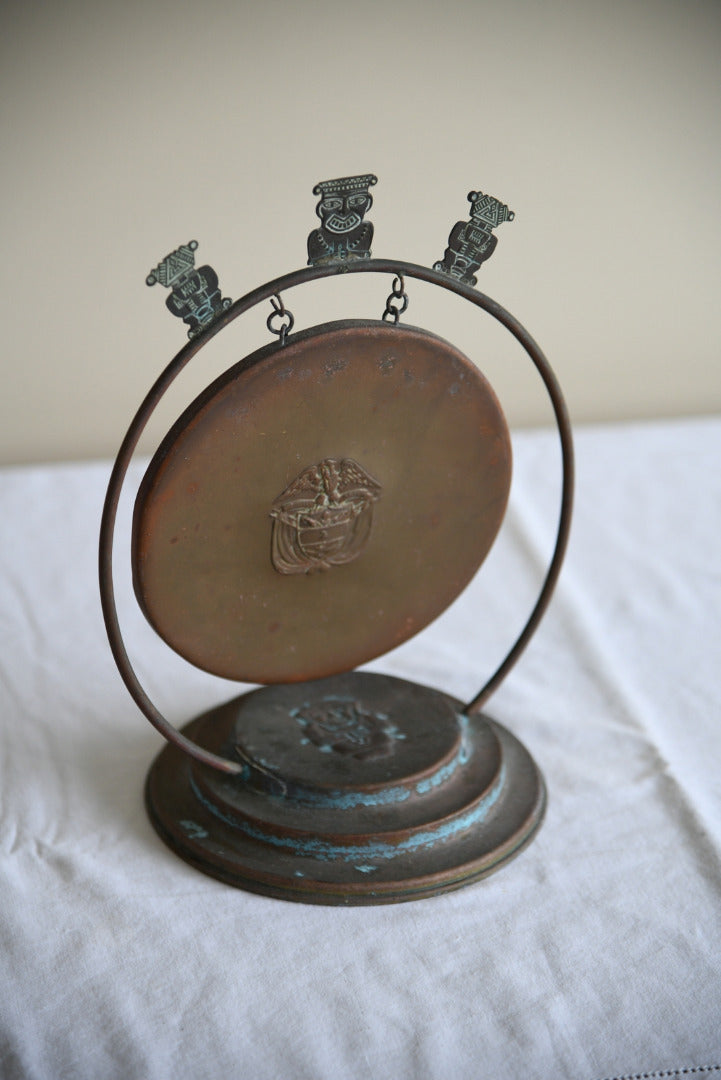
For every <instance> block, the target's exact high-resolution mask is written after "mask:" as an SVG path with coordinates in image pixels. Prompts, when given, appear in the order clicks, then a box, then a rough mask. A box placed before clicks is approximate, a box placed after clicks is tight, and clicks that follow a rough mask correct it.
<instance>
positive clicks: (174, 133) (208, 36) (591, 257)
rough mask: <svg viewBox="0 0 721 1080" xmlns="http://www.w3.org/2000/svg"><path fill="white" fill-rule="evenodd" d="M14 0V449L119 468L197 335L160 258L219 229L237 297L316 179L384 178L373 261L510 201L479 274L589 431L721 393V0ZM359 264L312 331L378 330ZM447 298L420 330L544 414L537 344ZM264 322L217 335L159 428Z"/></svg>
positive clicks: (418, 300)
mask: <svg viewBox="0 0 721 1080" xmlns="http://www.w3.org/2000/svg"><path fill="white" fill-rule="evenodd" d="M2 11H3V14H2V16H1V17H0V43H1V44H0V80H1V85H0V109H1V115H2V127H1V132H2V147H3V189H4V190H3V198H2V217H3V220H2V225H1V228H0V237H1V238H2V247H3V259H2V275H3V279H2V284H1V286H0V297H1V302H2V332H3V342H4V344H3V350H2V359H1V360H0V363H1V364H2V386H3V391H2V407H1V410H0V462H2V463H15V462H31V461H42V460H58V459H82V458H89V457H99V456H102V457H107V456H111V455H113V454H114V453H115V451H116V449H117V446H118V444H119V442H120V439H121V438H122V435H123V433H124V431H125V429H126V427H127V425H128V423H129V421H130V419H131V417H132V415H133V413H134V411H135V409H136V407H137V406H138V404H139V403H140V401H141V399H142V397H143V396H144V394H145V392H146V391H147V389H148V387H149V386H150V384H151V382H152V380H153V379H154V378H155V376H156V375H157V374H158V372H159V371H160V370H161V369H162V368H163V367H164V366H165V364H166V363H167V362H168V361H169V360H170V359H171V357H172V356H173V354H174V353H175V352H176V351H177V350H178V349H179V348H180V347H181V346H182V345H183V343H184V341H185V328H184V327H183V325H182V323H181V322H180V321H179V320H176V319H173V318H171V316H170V315H169V314H168V313H167V312H166V311H165V308H164V304H163V301H164V299H165V290H164V289H162V287H160V286H156V287H155V288H154V289H152V290H151V289H148V288H146V286H145V283H144V282H145V276H146V274H147V273H148V272H149V271H150V269H152V268H153V267H154V266H155V265H156V263H157V262H158V261H159V260H160V259H161V258H162V257H163V256H164V255H166V254H167V253H168V252H169V251H170V250H172V249H173V248H175V247H176V246H177V245H179V244H181V243H187V242H188V241H189V240H191V239H196V240H198V242H199V244H200V247H199V250H198V257H199V262H200V263H203V262H206V261H207V262H209V263H210V264H211V265H213V266H214V267H215V268H216V270H217V272H218V274H219V276H220V281H221V286H222V288H223V292H224V293H225V294H226V295H229V296H231V297H232V298H233V299H236V298H238V297H239V296H241V295H243V294H244V293H246V292H248V291H249V290H250V289H251V288H253V287H254V286H255V285H257V284H259V283H261V282H262V281H265V280H267V279H268V278H271V277H275V276H276V275H278V274H281V273H285V272H287V271H289V270H292V269H295V268H297V267H299V266H301V265H303V264H304V262H305V258H306V253H305V242H306V237H307V234H308V232H309V231H310V230H311V229H312V228H313V227H314V224H315V221H316V219H315V215H314V208H315V202H316V199H315V197H314V196H313V195H312V188H313V185H314V184H315V183H316V182H317V181H319V180H321V179H325V178H329V177H335V176H342V175H347V174H349V173H354V172H366V171H369V172H374V173H376V174H377V175H378V177H379V183H378V185H377V187H376V188H375V189H374V195H375V205H374V207H373V209H372V211H371V213H370V214H369V218H370V220H371V221H372V222H373V223H374V225H375V240H374V245H373V250H374V254H376V255H378V256H382V257H388V258H402V259H406V260H409V261H413V262H419V263H422V264H424V265H429V264H431V263H433V262H434V261H435V260H436V259H438V258H440V257H441V256H442V254H443V250H444V247H445V243H446V239H447V236H448V232H449V230H450V228H451V226H452V225H453V223H454V222H455V221H456V220H459V219H462V218H466V217H467V210H468V203H467V201H466V195H467V192H468V191H469V190H471V189H472V188H475V189H480V190H483V191H486V192H490V193H491V194H494V195H496V196H497V197H499V198H500V199H502V200H503V201H504V202H507V203H508V205H509V206H510V207H511V208H512V209H513V210H514V211H515V213H516V220H515V221H514V222H513V223H511V224H506V225H503V226H501V227H500V229H499V230H498V235H499V245H498V248H497V251H496V253H495V255H494V257H493V259H492V261H490V262H489V263H487V264H486V265H485V266H484V267H483V269H482V270H481V277H480V279H479V288H481V289H482V290H483V291H484V292H487V293H489V294H490V295H491V296H493V297H494V298H495V299H497V300H498V301H499V302H500V303H501V304H503V305H504V306H505V307H507V308H508V309H509V310H510V311H512V312H513V313H514V314H515V315H516V316H517V317H518V318H519V319H520V320H521V322H522V323H524V324H525V325H526V326H527V327H528V329H529V330H530V331H531V333H532V334H533V335H534V336H535V337H536V339H537V340H538V341H539V343H540V344H541V346H542V347H543V349H544V350H545V352H546V353H547V355H548V357H549V359H550V360H551V362H552V364H553V366H554V368H555V370H556V371H557V374H558V375H559V378H560V380H561V383H562V385H563V387H564V390H565V392H566V394H567V397H568V401H569V405H570V408H571V413H572V416H573V418H574V420H575V421H576V422H579V421H608V420H611V421H614V420H622V419H625V418H636V417H646V416H668V415H684V414H693V413H710V412H714V411H718V410H719V408H721V375H720V374H719V363H718V361H719V330H718V323H719V320H718V315H719V304H718V287H719V281H720V280H721V277H720V274H719V270H720V269H721V265H720V264H721V257H720V255H719V248H720V243H719V241H720V239H721V229H720V228H719V226H720V224H721V211H720V207H719V172H720V170H719V164H720V162H721V149H720V146H721V143H720V140H719V105H720V103H721V93H720V91H721V63H719V56H720V55H721V51H720V49H719V45H720V40H719V39H720V38H721V5H719V3H718V2H717V0H706V2H704V0H684V2H680V0H679V2H669V0H656V2H653V0H610V2H609V0H604V2H598V3H596V2H591V0H573V2H562V0H544V2H542V3H541V2H531V0H527V2H521V0H506V2H504V3H503V4H500V3H484V2H476V3H473V2H463V0H444V2H442V3H436V2H430V0H421V2H416V3H413V2H412V0H387V2H384V3H380V2H377V0H366V2H365V3H362V4H358V3H356V4H351V3H348V2H345V0H340V2H338V3H330V2H327V0H315V2H312V0H311V2H306V3H303V4H291V3H290V2H287V0H283V2H274V0H269V2H267V3H265V4H263V5H260V4H255V3H254V4H248V3H242V2H241V3H231V2H229V0H204V2H203V3H187V2H184V0H175V2H172V3H171V2H170V0H156V2H153V0H150V2H147V0H144V2H142V3H141V2H138V0H130V2H126V3H124V4H116V3H104V2H97V0H95V2H92V3H91V2H84V0H67V2H65V3H62V4H58V3H49V2H42V0H23V2H22V3H19V2H17V0H6V3H5V4H4V5H3V8H2ZM348 280H350V279H346V281H345V282H344V283H343V284H341V283H325V286H326V287H321V288H319V289H318V290H317V292H316V293H315V294H311V293H304V294H303V297H302V298H300V297H299V298H298V300H297V308H294V310H295V311H296V317H297V319H298V323H299V325H309V324H312V323H313V322H315V321H319V320H322V319H324V318H326V317H328V316H329V315H330V317H336V310H337V315H338V317H340V316H345V315H348V316H351V315H365V316H367V317H379V315H380V313H381V312H382V310H383V305H384V301H385V295H386V293H387V291H388V289H387V287H386V285H387V282H386V281H384V280H380V281H379V279H378V278H377V277H376V278H375V279H374V282H373V283H371V282H368V283H366V282H365V281H364V282H363V283H362V287H361V288H360V294H353V295H352V296H351V293H350V291H349V290H348V289H346V288H345V286H346V284H347V281H348ZM355 280H356V284H357V283H358V279H355ZM371 284H373V286H374V287H373V288H372V287H371ZM293 302H294V304H296V299H295V296H294V297H293ZM438 304H439V302H438V301H437V298H436V297H434V296H432V295H427V290H424V289H422V288H421V289H418V290H415V291H414V293H413V294H412V296H411V308H410V309H409V313H408V320H409V321H410V322H414V323H416V324H419V325H424V326H426V327H428V328H430V329H435V330H437V332H440V333H443V334H444V336H447V337H452V338H453V339H454V340H455V341H456V342H457V343H458V344H459V346H460V347H463V348H465V349H466V351H467V352H468V353H469V355H471V356H472V357H473V359H474V360H475V361H476V362H477V363H479V364H480V366H481V367H482V368H483V369H484V370H486V371H487V372H488V374H489V375H490V376H491V378H492V380H494V385H497V389H499V392H500V394H501V400H502V401H503V403H504V406H505V407H506V412H507V414H508V417H509V421H510V422H511V424H512V425H533V424H543V423H545V422H546V421H547V420H548V419H549V413H548V409H547V406H546V405H545V403H544V400H543V395H542V394H540V393H539V392H538V387H537V385H536V380H534V377H532V376H533V373H532V372H531V375H530V376H528V377H527V375H526V366H527V365H526V366H524V363H523V357H522V356H518V354H517V348H516V347H515V346H513V345H512V343H511V344H509V343H508V342H507V341H506V340H505V337H506V336H505V335H504V334H503V333H501V332H498V330H497V328H495V327H494V326H487V325H486V323H487V322H488V320H486V322H484V323H483V325H482V326H481V325H480V324H477V323H476V324H474V325H473V326H471V324H470V322H469V318H468V313H466V312H465V310H464V311H462V312H459V311H456V310H455V309H454V310H451V309H450V308H449V310H448V311H446V310H445V309H443V310H441V308H442V307H443V305H442V304H441V305H440V307H439V306H438ZM266 314H267V312H265V311H264V312H263V313H262V315H261V314H256V318H255V322H254V323H252V325H251V326H250V329H249V330H242V331H238V333H237V334H235V336H234V334H231V333H229V334H228V337H227V342H225V343H224V344H223V345H222V346H220V345H218V347H217V348H214V349H211V348H209V349H208V350H203V353H201V354H200V355H201V356H202V357H203V360H202V362H201V361H200V360H198V361H197V363H196V366H195V369H194V372H193V373H192V374H191V375H189V378H188V381H186V384H185V385H184V386H183V387H181V388H180V389H179V391H178V393H179V394H180V397H179V399H178V402H174V401H171V402H170V403H169V404H168V406H167V416H165V417H162V416H161V417H160V418H159V419H158V430H159V431H162V430H163V425H164V424H166V421H167V418H168V416H172V415H174V413H176V412H177V411H178V408H179V406H180V403H183V404H184V403H185V402H186V401H187V399H188V395H191V396H192V394H193V393H194V392H196V390H197V389H199V388H200V387H201V386H202V385H204V384H205V382H207V379H208V377H209V376H210V375H212V374H213V373H215V371H217V370H218V369H220V368H222V367H223V366H225V365H226V364H227V363H229V362H233V361H234V360H236V359H239V358H240V356H242V355H243V354H244V352H245V351H246V350H247V348H248V347H250V346H252V345H254V344H255V343H257V344H260V343H262V342H264V341H265V340H266V339H267V332H266V331H265V329H264V322H265V316H266ZM243 334H245V335H246V337H243V336H242V335H243ZM225 336H226V335H221V337H222V338H224V337H225ZM206 352H207V356H206ZM166 426H167V425H166Z"/></svg>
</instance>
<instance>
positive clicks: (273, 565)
mask: <svg viewBox="0 0 721 1080" xmlns="http://www.w3.org/2000/svg"><path fill="white" fill-rule="evenodd" d="M510 476H511V449H510V436H509V433H508V428H507V425H506V422H505V419H504V417H503V414H502V412H501V409H500V406H499V404H498V401H497V399H496V397H495V394H494V393H493V391H492V389H491V387H490V385H489V384H488V382H487V381H486V379H485V378H484V377H483V375H482V374H481V372H480V371H479V370H478V368H477V367H476V366H475V365H473V364H472V363H471V362H470V361H469V360H468V359H467V357H465V356H463V354H462V353H460V352H459V351H458V350H457V349H455V348H454V347H453V346H451V345H450V344H449V343H448V342H446V341H443V340H442V339H441V338H438V337H436V336H435V335H432V334H429V333H428V332H426V331H422V330H418V329H416V328H411V327H405V326H404V327H402V328H401V327H394V326H388V325H387V324H386V323H383V322H362V321H358V320H349V321H345V322H341V323H330V324H327V325H325V326H321V327H316V328H313V329H311V330H307V331H303V332H301V333H299V334H295V335H292V336H291V337H289V338H288V339H287V341H286V344H285V346H284V347H282V348H281V347H279V346H278V345H268V346H266V347H265V348H263V349H261V350H259V351H258V352H257V353H255V354H254V355H253V356H251V357H247V358H245V359H244V360H242V361H241V362H240V363H239V364H237V365H235V366H234V367H233V368H230V369H229V370H228V371H227V372H225V373H224V374H223V375H222V376H221V377H220V378H219V379H217V380H216V381H215V382H214V383H213V384H212V385H211V386H209V387H208V388H207V389H206V390H204V391H203V393H202V394H201V395H200V396H199V397H198V398H197V399H196V401H195V402H193V403H192V405H191V406H189V408H188V409H187V410H186V411H185V413H184V414H183V415H182V416H181V417H180V419H179V420H178V421H177V422H176V424H175V425H174V426H173V428H172V429H171V431H170V432H169V434H168V436H167V437H166V438H165V439H164V441H163V443H162V444H161V446H160V447H159V449H158V452H157V454H156V455H155V457H154V458H153V460H152V461H151V464H150V466H149V468H148V471H147V473H146V475H145V477H144V479H143V482H142V484H141V486H140V491H139V493H138V497H137V500H136V510H135V518H134V526H133V573H134V582H135V589H136V595H137V598H138V600H139V602H140V605H141V607H142V609H143V611H144V612H145V614H146V616H147V617H148V619H149V620H150V622H151V623H152V625H153V627H154V628H155V629H156V630H157V632H158V633H159V634H160V635H161V637H163V639H164V640H165V641H166V642H167V643H168V644H169V645H170V646H171V647H172V648H174V649H175V650H176V651H177V652H179V653H180V654H181V655H182V656H184V657H185V658H186V659H187V660H190V661H191V662H192V663H194V664H196V665H198V666H199V667H202V668H204V669H205V670H207V671H211V672H213V673H214V674H216V675H221V676H223V677H226V678H233V679H239V680H242V681H245V682H263V683H275V682H291V681H292V682H294V681H297V680H301V679H303V680H306V679H314V678H320V677H322V676H326V675H331V674H334V673H337V672H342V671H346V670H349V669H350V668H353V667H356V666H357V665H359V664H362V663H365V662H366V661H367V660H370V659H371V658H372V657H375V656H379V655H381V654H382V653H384V652H387V651H388V650H389V649H391V648H393V647H395V646H396V645H399V644H401V643H402V642H403V641H406V640H407V639H408V638H409V637H411V636H413V635H414V634H416V633H418V632H419V631H420V630H421V629H423V627H425V626H426V625H427V624H428V623H429V622H431V621H432V620H433V619H434V618H436V616H437V615H439V614H440V612H441V611H443V610H444V609H445V608H446V607H447V606H448V605H449V604H450V603H451V602H452V601H453V600H454V599H455V598H456V596H458V594H459V593H460V592H461V591H462V589H464V588H465V586H466V585H467V584H468V582H469V581H470V580H471V578H472V577H473V575H474V574H475V572H476V570H477V569H478V567H479V566H480V564H481V562H482V561H483V559H484V558H485V556H486V555H487V553H488V551H489V550H490V547H491V545H492V543H493V540H494V538H495V536H496V533H497V531H498V529H499V527H500V524H501V521H502V519H503V515H504V511H505V507H506V501H507V498H508V493H509V488H510Z"/></svg>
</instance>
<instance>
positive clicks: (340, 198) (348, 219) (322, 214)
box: [316, 191, 373, 233]
mask: <svg viewBox="0 0 721 1080" xmlns="http://www.w3.org/2000/svg"><path fill="white" fill-rule="evenodd" d="M372 204H373V196H372V195H369V194H368V192H367V191H351V192H345V191H339V192H337V193H334V194H332V195H331V194H328V195H324V196H323V198H322V199H321V201H320V202H319V203H318V205H317V207H316V213H317V215H318V217H319V218H320V219H321V221H322V223H323V228H324V229H327V230H328V232H331V233H347V232H352V230H353V229H357V228H358V226H359V225H360V223H361V221H362V220H363V215H364V214H366V213H367V212H368V211H369V210H370V208H371V206H372Z"/></svg>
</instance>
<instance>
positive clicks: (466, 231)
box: [433, 191, 515, 285]
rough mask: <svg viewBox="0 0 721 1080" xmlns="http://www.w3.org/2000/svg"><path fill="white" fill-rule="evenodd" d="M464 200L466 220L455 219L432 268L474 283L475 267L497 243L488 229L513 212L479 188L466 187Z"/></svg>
mask: <svg viewBox="0 0 721 1080" xmlns="http://www.w3.org/2000/svg"><path fill="white" fill-rule="evenodd" d="M468 201H469V202H470V204H471V218H470V221H457V222H456V224H455V225H454V226H453V228H452V229H451V234H450V236H449V237H448V247H447V248H446V251H445V255H444V256H443V259H442V260H441V261H440V262H437V263H434V264H433V269H434V270H440V271H441V272H442V273H444V274H449V275H450V276H451V277H454V278H458V280H459V281H463V282H465V283H466V284H468V285H475V284H476V283H477V279H476V278H475V277H474V273H475V271H476V270H478V269H479V268H480V266H481V263H484V262H486V261H487V260H488V259H490V257H491V255H492V254H493V252H494V251H495V249H496V244H497V243H498V237H496V236H494V235H493V233H492V231H491V230H492V229H495V228H496V227H497V226H498V225H500V224H501V223H502V222H504V221H513V219H514V217H515V214H514V213H513V211H512V210H509V209H508V207H507V206H506V204H505V203H502V202H501V201H500V200H499V199H496V198H494V196H493V195H484V194H483V192H482V191H469V193H468Z"/></svg>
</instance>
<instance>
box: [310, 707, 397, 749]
mask: <svg viewBox="0 0 721 1080" xmlns="http://www.w3.org/2000/svg"><path fill="white" fill-rule="evenodd" d="M291 715H292V716H293V717H294V718H295V719H296V720H297V721H298V723H299V724H300V725H301V727H302V728H303V733H304V735H305V737H306V738H307V739H308V741H309V742H312V743H313V744H314V745H315V746H317V747H318V748H319V749H320V750H324V751H326V752H329V751H332V752H333V753H336V754H346V755H348V756H350V757H354V758H358V759H360V760H368V759H371V758H378V757H385V755H386V754H390V753H392V752H393V749H394V747H393V741H394V740H395V739H402V738H404V736H403V735H401V734H399V733H398V732H397V731H396V730H395V728H394V726H393V725H392V724H390V723H389V722H388V717H387V716H386V715H385V714H384V713H374V712H371V711H370V710H369V709H366V708H364V707H363V706H362V705H361V704H360V703H359V702H357V701H352V700H350V699H349V700H341V699H338V700H335V701H324V702H322V703H321V704H318V705H310V704H307V705H301V706H300V708H298V709H293V710H292V711H291Z"/></svg>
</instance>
